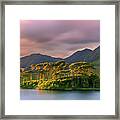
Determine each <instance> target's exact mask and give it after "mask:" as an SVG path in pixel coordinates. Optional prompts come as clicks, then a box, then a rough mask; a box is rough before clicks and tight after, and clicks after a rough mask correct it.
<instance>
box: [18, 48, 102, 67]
mask: <svg viewBox="0 0 120 120" xmlns="http://www.w3.org/2000/svg"><path fill="white" fill-rule="evenodd" d="M59 60H64V61H66V62H67V63H73V62H77V61H85V62H95V61H99V60H100V46H98V47H97V48H96V49H94V50H91V49H84V50H81V51H77V52H75V53H73V54H72V55H70V56H69V57H66V58H55V57H51V56H48V55H42V54H31V55H29V56H25V57H21V58H20V67H21V68H22V67H29V66H30V65H31V64H38V63H41V62H56V61H59Z"/></svg>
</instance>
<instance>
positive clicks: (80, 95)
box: [20, 89, 100, 100]
mask: <svg viewBox="0 0 120 120" xmlns="http://www.w3.org/2000/svg"><path fill="white" fill-rule="evenodd" d="M20 99H21V100H100V91H55V90H54V91H53V90H34V89H21V90H20Z"/></svg>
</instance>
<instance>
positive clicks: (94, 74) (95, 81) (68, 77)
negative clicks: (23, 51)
mask: <svg viewBox="0 0 120 120" xmlns="http://www.w3.org/2000/svg"><path fill="white" fill-rule="evenodd" d="M99 71H100V70H99V68H97V67H96V66H95V64H94V63H88V62H81V61H79V62H74V63H66V62H65V61H64V60H61V61H57V62H43V63H39V64H31V65H30V67H26V68H20V87H21V88H22V89H39V90H100V72H99Z"/></svg>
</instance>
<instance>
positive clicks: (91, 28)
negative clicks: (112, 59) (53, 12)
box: [20, 20, 100, 57]
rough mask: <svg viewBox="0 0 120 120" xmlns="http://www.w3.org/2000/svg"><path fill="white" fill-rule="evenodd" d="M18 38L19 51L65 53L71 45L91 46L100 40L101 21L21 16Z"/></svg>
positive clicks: (26, 52)
mask: <svg viewBox="0 0 120 120" xmlns="http://www.w3.org/2000/svg"><path fill="white" fill-rule="evenodd" d="M20 39H21V55H26V54H30V53H33V52H39V53H41V54H46V55H52V56H57V57H58V56H59V57H65V56H67V55H68V54H69V53H70V49H73V48H74V49H73V50H77V49H81V48H83V47H86V46H87V47H89V48H92V47H93V46H94V47H95V46H96V45H98V44H99V42H100V21H99V20H21V21H20ZM91 46H92V47H91ZM75 47H76V48H75Z"/></svg>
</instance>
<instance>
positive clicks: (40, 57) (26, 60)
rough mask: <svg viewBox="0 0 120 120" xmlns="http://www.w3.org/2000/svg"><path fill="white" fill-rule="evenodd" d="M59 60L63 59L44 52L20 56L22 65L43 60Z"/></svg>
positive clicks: (25, 65)
mask: <svg viewBox="0 0 120 120" xmlns="http://www.w3.org/2000/svg"><path fill="white" fill-rule="evenodd" d="M59 60H62V58H54V57H51V56H47V55H42V54H31V55H29V56H25V57H22V58H20V67H28V66H30V65H31V64H38V63H41V62H56V61H59Z"/></svg>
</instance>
